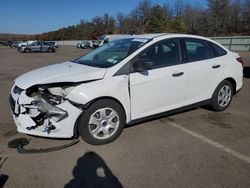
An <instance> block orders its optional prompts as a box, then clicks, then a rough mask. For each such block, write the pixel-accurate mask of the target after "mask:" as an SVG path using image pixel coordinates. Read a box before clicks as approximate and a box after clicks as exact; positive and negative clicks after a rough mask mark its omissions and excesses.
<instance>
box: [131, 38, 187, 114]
mask: <svg viewBox="0 0 250 188" xmlns="http://www.w3.org/2000/svg"><path fill="white" fill-rule="evenodd" d="M138 59H148V60H149V61H152V62H153V63H154V66H153V69H152V70H148V71H144V72H132V73H131V74H130V94H131V116H132V119H138V118H142V117H146V116H150V115H153V114H157V113H161V112H165V111H168V110H172V109H175V108H179V107H182V106H183V104H184V99H185V95H186V74H185V65H184V64H182V63H181V60H180V48H179V40H178V39H167V40H163V41H161V42H158V43H157V44H153V45H151V46H150V47H148V48H147V49H146V50H145V51H144V52H142V53H141V54H140V55H139V56H138V57H137V58H136V59H135V60H134V61H136V60H138ZM132 64H133V63H132Z"/></svg>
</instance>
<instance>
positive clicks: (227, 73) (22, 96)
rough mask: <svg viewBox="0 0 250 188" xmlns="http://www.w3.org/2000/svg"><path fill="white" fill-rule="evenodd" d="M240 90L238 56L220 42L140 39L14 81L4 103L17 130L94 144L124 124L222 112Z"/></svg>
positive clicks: (179, 37)
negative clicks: (199, 110) (196, 110)
mask: <svg viewBox="0 0 250 188" xmlns="http://www.w3.org/2000/svg"><path fill="white" fill-rule="evenodd" d="M242 84H243V61H242V59H241V57H240V56H239V55H238V54H237V53H234V52H231V51H230V50H228V49H226V48H225V47H223V46H222V45H220V44H219V43H217V42H215V41H213V40H211V39H208V38H205V37H200V36H194V35H185V34H145V35H134V36H130V37H129V38H124V39H119V40H115V41H112V42H110V43H109V44H107V45H104V46H101V47H99V48H97V49H95V50H93V51H91V52H90V53H88V54H86V55H84V56H82V57H79V58H77V59H76V60H73V61H67V62H64V63H59V64H55V65H50V66H47V67H44V68H40V69H37V70H33V71H31V72H29V73H26V74H24V75H22V76H20V77H18V78H17V79H16V80H15V84H14V86H13V88H12V90H11V95H10V105H11V109H12V114H13V118H14V121H15V123H16V125H17V130H18V131H19V132H22V133H26V134H29V135H38V136H44V137H61V138H70V137H73V136H75V137H77V136H78V135H80V136H81V137H82V138H83V139H84V140H85V141H86V142H88V143H90V144H94V145H100V144H106V143H109V142H112V141H113V140H115V139H116V138H117V137H118V136H119V135H120V134H121V132H122V130H123V128H124V126H125V124H133V123H135V122H139V121H142V120H144V121H145V120H146V119H149V118H152V117H157V116H159V115H161V116H162V115H163V114H165V115H166V114H168V113H170V112H171V113H173V112H178V111H181V110H186V109H188V108H193V107H194V106H203V105H210V106H211V107H212V109H214V110H215V111H223V110H226V109H227V108H228V107H229V105H230V103H231V101H232V98H233V96H234V95H235V94H236V93H237V92H238V91H239V90H240V89H241V87H242ZM163 131H164V130H163Z"/></svg>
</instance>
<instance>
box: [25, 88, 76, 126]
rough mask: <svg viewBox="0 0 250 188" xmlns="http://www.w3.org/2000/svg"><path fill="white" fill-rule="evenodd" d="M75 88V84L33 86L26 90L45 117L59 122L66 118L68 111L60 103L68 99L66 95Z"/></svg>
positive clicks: (33, 103)
mask: <svg viewBox="0 0 250 188" xmlns="http://www.w3.org/2000/svg"><path fill="white" fill-rule="evenodd" d="M73 88H74V86H68V87H67V86H63V87H59V86H51V85H41V86H33V87H31V88H29V89H28V90H27V91H26V94H27V95H28V96H29V97H31V98H33V99H34V101H33V102H32V105H34V106H36V107H37V110H38V111H39V112H40V113H41V114H43V115H44V119H49V120H50V119H51V120H53V121H55V122H59V121H61V120H62V119H64V118H66V117H67V116H68V113H67V112H66V111H65V110H62V109H61V108H60V107H59V106H58V105H60V104H61V103H63V102H64V101H65V100H66V99H65V97H66V96H67V94H68V93H69V92H70V91H71V90H72V89H73Z"/></svg>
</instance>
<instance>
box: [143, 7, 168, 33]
mask: <svg viewBox="0 0 250 188" xmlns="http://www.w3.org/2000/svg"><path fill="white" fill-rule="evenodd" d="M166 28H167V18H166V15H165V12H164V10H163V8H162V7H161V6H159V5H157V6H154V7H153V8H152V10H151V14H150V16H149V19H148V20H147V22H146V23H145V32H147V33H161V32H165V31H166Z"/></svg>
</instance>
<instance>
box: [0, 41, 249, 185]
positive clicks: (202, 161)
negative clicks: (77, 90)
mask: <svg viewBox="0 0 250 188" xmlns="http://www.w3.org/2000/svg"><path fill="white" fill-rule="evenodd" d="M84 53H86V50H82V49H76V48H74V47H70V46H65V47H60V49H59V50H58V51H57V52H56V53H50V54H48V53H32V54H20V53H18V52H17V51H16V50H15V49H9V48H1V49H0V66H1V68H0V89H1V90H0V91H1V92H0V158H2V160H1V161H3V159H4V158H6V157H7V159H6V160H5V162H4V163H3V165H2V168H1V167H0V175H1V176H2V177H4V178H1V179H0V187H1V185H3V184H4V187H25V188H29V187H30V188H33V187H47V188H50V187H64V186H65V187H94V186H96V187H103V186H106V187H154V188H155V187H164V188H165V187H171V188H172V187H199V188H200V187H227V188H228V187H250V95H249V91H250V52H245V53H241V55H242V57H243V58H244V60H245V66H246V68H245V73H246V74H245V78H244V86H243V88H242V90H241V92H240V93H239V94H238V95H237V96H235V97H234V100H233V102H232V104H231V107H230V108H229V109H228V110H227V111H225V112H220V113H215V112H212V111H209V110H206V109H202V108H199V109H194V110H190V111H188V112H183V113H179V114H175V115H171V116H168V117H164V118H161V119H157V120H153V121H149V122H145V123H141V124H137V125H135V126H132V127H129V128H126V129H125V130H124V131H123V134H122V135H121V136H120V137H119V139H118V140H116V141H115V142H113V143H111V144H108V145H104V146H91V145H88V144H86V143H85V142H84V141H82V140H81V141H80V143H78V144H77V145H74V146H72V147H70V148H67V149H63V150H60V151H56V152H51V153H42V154H19V153H17V151H16V150H15V149H10V148H8V142H9V141H11V140H13V139H15V138H20V137H24V138H28V139H29V140H30V144H29V145H28V146H27V148H42V147H50V146H56V145H62V144H65V143H67V142H69V140H60V139H45V138H38V137H33V136H28V135H24V134H21V133H17V132H16V127H15V125H14V122H13V120H12V117H11V114H10V108H9V104H8V95H9V92H10V89H11V87H12V85H13V80H14V78H15V77H17V76H18V75H20V74H22V73H24V72H27V71H29V70H32V69H34V68H38V67H42V66H46V65H48V64H54V63H57V62H62V61H66V60H72V59H75V58H76V57H78V56H80V55H81V54H84Z"/></svg>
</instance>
